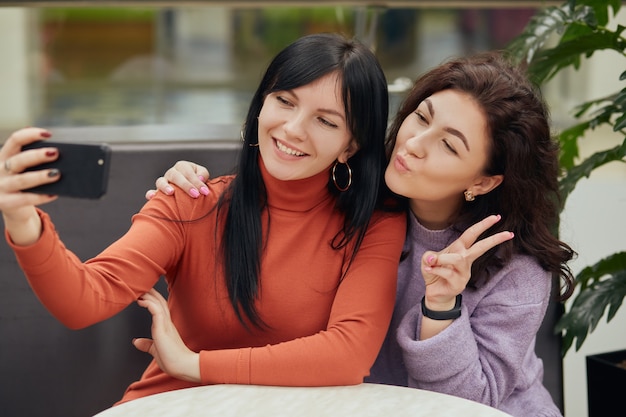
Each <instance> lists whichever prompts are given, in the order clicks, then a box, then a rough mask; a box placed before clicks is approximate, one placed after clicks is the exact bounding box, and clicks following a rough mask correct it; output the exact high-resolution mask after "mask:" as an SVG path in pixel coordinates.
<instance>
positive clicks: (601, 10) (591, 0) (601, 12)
mask: <svg viewBox="0 0 626 417" xmlns="http://www.w3.org/2000/svg"><path fill="white" fill-rule="evenodd" d="M569 3H570V5H571V4H572V3H575V4H580V5H587V6H589V7H591V8H593V11H594V14H595V16H596V19H597V21H598V25H600V26H606V24H607V23H608V22H609V8H612V9H613V15H616V14H617V12H619V9H620V8H621V7H622V2H621V0H577V1H570V2H569Z"/></svg>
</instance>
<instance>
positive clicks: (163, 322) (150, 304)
mask: <svg viewBox="0 0 626 417" xmlns="http://www.w3.org/2000/svg"><path fill="white" fill-rule="evenodd" d="M137 304H139V305H140V306H141V307H145V308H147V309H148V311H150V314H152V339H148V338H138V339H134V340H133V344H134V345H135V347H136V348H137V349H139V350H141V351H142V352H147V353H149V354H151V355H152V356H153V357H154V360H155V361H156V363H157V364H158V365H159V368H161V370H162V371H163V372H165V373H166V374H168V375H170V376H173V377H174V378H178V379H182V380H184V381H190V382H200V355H199V354H198V353H196V352H193V351H191V350H190V349H189V348H188V347H187V346H186V345H185V342H183V340H182V339H181V337H180V334H179V333H178V330H177V329H176V326H174V323H173V322H172V319H171V317H170V310H169V308H168V306H167V301H166V300H165V298H163V296H162V295H161V294H160V293H159V292H158V291H157V290H155V289H154V288H153V289H151V290H150V291H149V292H147V293H145V294H144V295H143V296H142V297H141V298H139V300H137Z"/></svg>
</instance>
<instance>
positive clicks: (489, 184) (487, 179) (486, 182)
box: [468, 175, 504, 195]
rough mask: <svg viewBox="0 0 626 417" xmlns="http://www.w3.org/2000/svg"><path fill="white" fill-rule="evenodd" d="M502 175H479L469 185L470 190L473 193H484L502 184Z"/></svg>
mask: <svg viewBox="0 0 626 417" xmlns="http://www.w3.org/2000/svg"><path fill="white" fill-rule="evenodd" d="M503 180H504V175H489V176H487V175H484V176H482V177H479V178H478V180H477V181H476V182H475V183H474V184H473V185H472V186H471V187H470V188H468V190H470V191H471V192H472V193H473V194H474V195H484V194H487V193H488V192H490V191H491V190H493V189H494V188H496V187H497V186H498V185H500V184H502V181H503Z"/></svg>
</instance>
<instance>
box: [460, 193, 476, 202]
mask: <svg viewBox="0 0 626 417" xmlns="http://www.w3.org/2000/svg"><path fill="white" fill-rule="evenodd" d="M463 195H465V201H474V200H475V199H476V196H475V195H474V193H472V192H471V191H470V190H465V191H464V192H463Z"/></svg>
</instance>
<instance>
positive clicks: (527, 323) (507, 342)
mask: <svg viewBox="0 0 626 417" xmlns="http://www.w3.org/2000/svg"><path fill="white" fill-rule="evenodd" d="M409 217H410V218H411V220H410V221H409V223H410V224H409V233H408V237H407V241H406V243H405V250H407V251H408V252H409V255H408V257H407V258H406V259H405V260H403V261H402V262H401V263H400V267H399V269H398V292H397V296H396V307H395V311H394V315H393V318H392V322H391V327H390V330H389V333H388V334H387V338H386V340H385V343H384V345H383V347H382V349H381V352H380V354H379V356H378V359H377V360H376V363H375V364H374V367H373V368H372V371H371V376H370V377H368V379H367V381H368V382H378V383H385V384H392V385H401V386H409V387H414V388H421V389H426V390H431V391H437V392H442V393H446V394H451V395H456V396H459V397H463V398H467V399H470V400H473V401H477V402H480V403H484V404H487V405H490V406H492V407H495V408H498V409H500V410H502V411H504V412H506V413H509V414H511V415H513V416H515V417H560V416H561V412H560V411H559V410H558V408H557V407H556V405H555V404H554V402H553V400H552V398H551V396H550V394H549V393H548V391H547V390H546V388H545V387H544V386H543V383H542V379H543V363H542V361H541V359H539V358H538V357H537V356H536V354H535V335H536V333H537V330H538V329H539V326H540V325H541V322H542V320H543V317H544V314H545V311H546V308H547V306H548V301H549V297H550V288H551V284H550V283H551V280H550V273H548V272H546V271H544V270H543V269H542V268H541V267H540V266H539V265H538V264H537V262H536V261H535V260H534V259H532V258H530V257H527V256H521V255H517V256H514V257H513V259H512V260H511V262H509V263H508V264H507V265H506V266H505V267H504V268H503V269H502V270H500V271H498V273H497V274H496V275H494V276H493V277H492V278H491V280H490V281H489V282H488V283H487V284H486V285H484V286H483V287H481V288H480V289H478V290H475V289H470V288H467V289H465V290H464V291H463V307H462V314H461V317H459V318H458V319H456V320H454V322H453V323H452V324H451V325H450V326H449V327H448V328H447V329H445V330H444V331H443V332H441V333H440V334H438V335H437V336H435V337H432V338H430V339H428V340H424V341H421V340H419V333H420V326H421V320H422V312H421V309H420V300H421V299H422V296H423V295H424V280H423V278H422V274H421V271H420V261H421V257H422V254H423V253H424V252H425V251H426V250H434V251H439V250H442V249H443V248H445V247H446V246H448V245H449V244H450V243H452V242H453V241H454V240H455V239H456V238H457V237H458V236H459V234H458V233H457V232H455V231H453V230H451V229H445V230H428V229H426V228H424V227H423V226H422V225H420V224H419V223H418V222H417V220H416V219H415V217H414V216H409Z"/></svg>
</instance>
